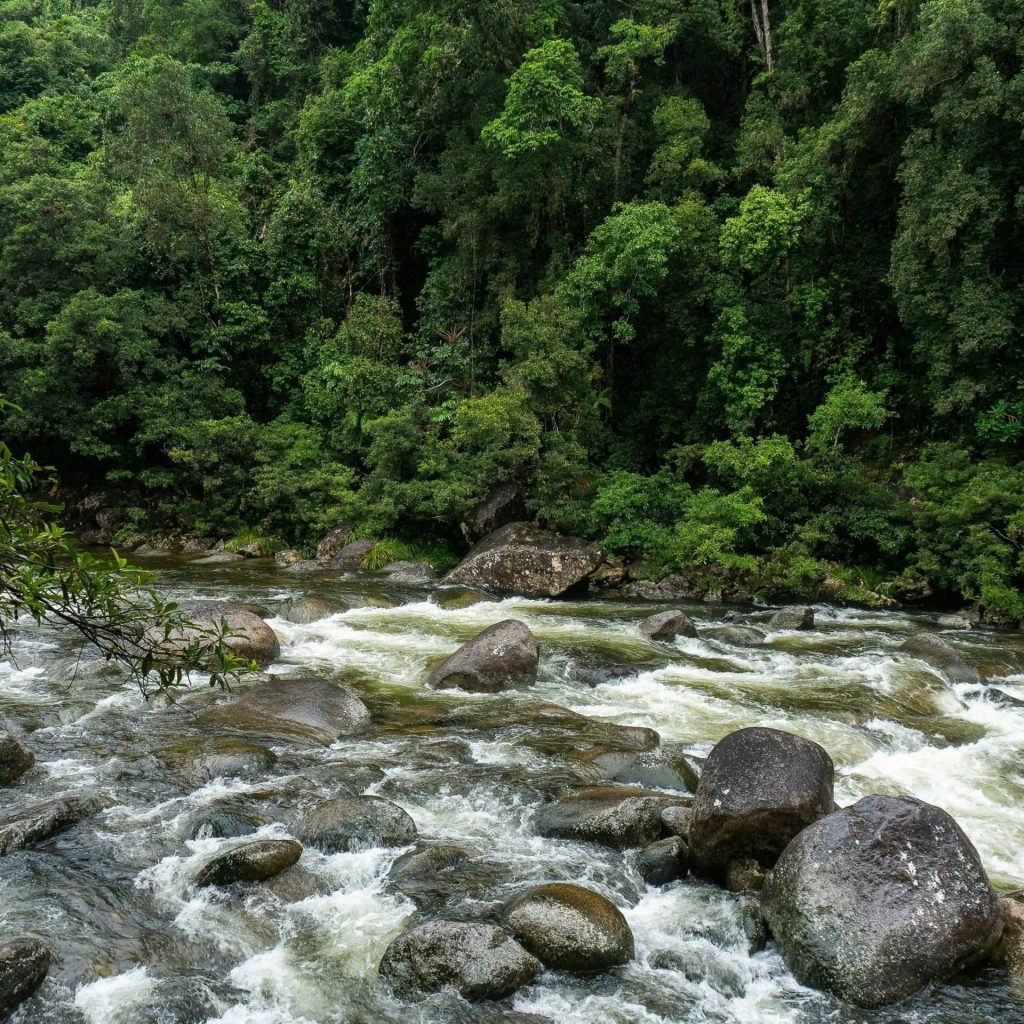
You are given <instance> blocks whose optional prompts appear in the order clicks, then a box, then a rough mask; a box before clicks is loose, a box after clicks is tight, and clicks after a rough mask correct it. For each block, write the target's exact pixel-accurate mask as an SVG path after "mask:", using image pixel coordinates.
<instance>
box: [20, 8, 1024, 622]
mask: <svg viewBox="0 0 1024 1024" xmlns="http://www.w3.org/2000/svg"><path fill="white" fill-rule="evenodd" d="M1022 57H1024V5H1021V4H1020V2H1019V0H844V2H841V3H840V2H835V0H754V2H753V3H750V2H748V0H671V2H669V0H636V2H634V3H624V2H621V0H614V2H613V0H588V2H571V0H522V2H511V0H473V2H467V0H357V2H353V3H344V2H322V0H99V2H95V3H94V2H87V0H78V2H76V0H5V2H3V3H2V4H0V381H2V385H0V390H3V392H4V393H5V394H6V396H7V397H8V398H9V399H11V400H12V401H14V402H16V403H17V408H8V407H5V408H3V411H2V419H3V422H2V424H0V432H2V434H3V436H4V437H5V438H6V439H7V440H8V441H9V443H11V445H12V447H15V448H16V449H18V450H19V451H21V450H25V449H30V450H32V451H33V452H34V453H35V454H36V456H37V457H38V458H39V459H41V460H42V461H45V462H48V463H53V464H54V465H55V466H56V467H57V469H58V471H59V472H60V473H61V475H62V477H63V479H64V480H65V482H67V483H71V484H82V483H87V484H90V485H92V486H94V487H97V486H106V487H113V488H116V489H118V491H119V493H121V494H122V496H123V500H122V502H121V505H120V508H119V514H120V516H121V522H120V531H121V535H122V537H127V536H128V535H130V534H131V533H133V532H138V531H139V529H140V528H141V529H148V528H154V527H167V528H171V527H175V528H181V529H185V530H188V531H191V532H193V533H211V532H213V533H218V534H221V535H229V534H231V533H232V532H234V531H238V530H239V529H241V528H243V527H249V528H254V529H258V530H260V531H262V532H265V533H267V534H273V535H277V536H281V537H282V538H284V539H286V540H288V541H290V542H298V543H308V542H309V540H310V539H311V538H313V537H314V536H315V535H316V534H318V533H320V532H323V530H325V529H327V528H329V527H332V526H334V525H335V524H336V523H337V522H339V521H342V520H352V521H354V522H356V523H357V524H358V525H359V527H360V529H362V530H364V531H367V532H373V533H376V534H377V535H382V534H393V535H397V536H405V537H407V538H414V539H417V540H422V541H427V540H435V541H437V540H439V541H448V542H451V543H458V542H459V541H460V534H459V523H460V522H461V521H463V520H464V519H465V518H466V517H467V516H468V515H469V513H470V511H471V510H472V508H473V507H474V505H475V504H476V503H477V502H479V501H480V500H481V499H482V498H483V497H484V496H485V495H486V494H487V493H488V491H489V490H490V489H491V488H492V487H493V486H494V484H495V483H498V482H502V481H517V482H519V483H520V485H521V486H522V488H523V490H524V493H525V496H526V499H527V507H528V512H529V514H530V515H532V516H533V517H535V518H536V519H538V520H539V521H541V522H543V523H545V524H548V525H550V526H553V527H555V528H558V529H561V530H568V531H573V532H577V533H581V534H584V535H586V536H590V537H595V538H598V539H600V540H602V541H603V542H604V543H605V544H606V546H607V548H608V549H609V550H610V551H611V552H612V553H615V554H620V555H623V556H624V557H628V558H642V559H643V560H644V566H645V569H644V571H646V572H648V573H650V574H652V575H659V574H664V573H667V572H686V573H691V574H692V573H698V574H704V575H705V576H707V577H708V578H714V579H718V580H723V581H726V582H727V583H728V582H732V583H736V582H739V583H742V585H744V586H748V587H750V588H752V589H756V590H759V591H761V592H764V593H770V594H776V595H786V594H788V595H799V596H804V595H807V596H810V595H813V594H815V593H822V592H826V591H827V593H829V594H830V596H833V597H838V598H842V597H860V598H864V597H865V596H867V597H868V598H870V596H871V595H879V594H881V595H890V596H893V597H896V598H901V599H906V598H910V597H915V596H916V597H934V598H937V599H940V600H950V601H952V600H958V599H960V598H966V599H967V600H971V601H977V602H980V603H981V605H982V606H983V607H984V608H986V609H987V611H988V613H989V614H990V615H992V616H994V617H1002V618H1004V619H1020V618H1024V592H1022V591H1024V464H1022V463H1021V461H1020V453H1021V443H1022V440H1024V346H1022V343H1021V323H1022V316H1021V313H1022V305H1024V247H1022V242H1024V230H1022V227H1024V224H1022V217H1024V136H1022V132H1024V73H1022ZM823 588H824V589H823ZM828 588H831V589H828Z"/></svg>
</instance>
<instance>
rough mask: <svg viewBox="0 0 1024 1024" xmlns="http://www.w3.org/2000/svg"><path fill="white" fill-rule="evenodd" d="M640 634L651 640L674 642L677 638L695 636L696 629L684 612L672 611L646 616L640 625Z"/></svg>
mask: <svg viewBox="0 0 1024 1024" xmlns="http://www.w3.org/2000/svg"><path fill="white" fill-rule="evenodd" d="M640 632H641V633H643V635H644V636H647V637H650V638H651V639H652V640H674V639H675V638H676V637H677V636H691V637H692V636H696V635H697V627H696V626H695V625H694V624H693V622H692V620H691V619H690V616H689V615H687V614H686V613H685V612H681V611H678V610H673V611H667V612H656V613H655V614H654V615H648V616H647V618H646V619H644V621H643V622H641V623H640Z"/></svg>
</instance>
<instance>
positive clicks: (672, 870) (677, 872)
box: [636, 836, 687, 885]
mask: <svg viewBox="0 0 1024 1024" xmlns="http://www.w3.org/2000/svg"><path fill="white" fill-rule="evenodd" d="M686 853H687V850H686V843H685V842H684V841H683V840H682V839H680V838H679V836H669V838H668V839H659V840H658V841H657V842H654V843H651V845H650V846H645V847H644V848H643V849H642V850H641V851H640V852H639V853H638V854H637V856H636V867H637V871H639V872H640V877H641V878H642V879H643V880H644V881H645V882H646V883H647V884H648V885H667V884H668V883H669V882H674V881H675V880H676V879H677V878H681V877H682V876H683V875H684V874H685V873H686Z"/></svg>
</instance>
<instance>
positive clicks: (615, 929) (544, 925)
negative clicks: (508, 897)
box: [502, 882, 633, 974]
mask: <svg viewBox="0 0 1024 1024" xmlns="http://www.w3.org/2000/svg"><path fill="white" fill-rule="evenodd" d="M502 916H503V918H504V920H505V923H506V924H507V925H508V926H509V927H510V928H511V929H512V932H513V934H514V935H515V936H516V938H517V939H518V940H519V941H520V942H521V943H522V945H523V946H524V948H525V949H527V950H528V951H529V952H531V953H533V955H534V956H536V957H537V959H538V960H540V962H541V963H542V964H544V966H545V967H550V968H552V969H554V970H560V971H571V972H574V973H578V974H591V973H595V972H597V971H604V970H607V969H608V968H609V967H617V966H618V965H619V964H624V963H626V962H628V961H629V960H631V959H632V958H633V933H632V931H630V928H629V925H628V924H627V923H626V919H625V918H624V917H623V916H622V912H621V911H620V910H619V908H618V907H616V906H615V904H614V903H612V902H611V900H609V899H606V898H605V897H604V896H602V895H601V894H600V893H596V892H594V891H593V890H592V889H585V888H584V887H583V886H581V885H570V884H568V883H564V882H555V883H550V884H548V885H538V886H535V887H534V888H532V889H530V890H528V891H527V892H525V893H523V894H522V895H520V896H517V897H516V898H515V899H514V900H512V901H511V902H510V903H509V904H508V905H507V906H506V907H505V909H504V911H503V914H502Z"/></svg>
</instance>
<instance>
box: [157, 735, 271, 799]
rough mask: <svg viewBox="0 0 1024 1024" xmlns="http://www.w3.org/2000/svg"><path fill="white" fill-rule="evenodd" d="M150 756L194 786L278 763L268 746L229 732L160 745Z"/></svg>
mask: <svg viewBox="0 0 1024 1024" xmlns="http://www.w3.org/2000/svg"><path fill="white" fill-rule="evenodd" d="M153 756H154V757H155V758H156V759H157V760H158V761H160V762H162V763H163V764H164V765H166V766H167V768H169V769H170V770H171V771H172V772H174V774H175V775H177V776H178V777H179V778H181V780H182V781H183V782H185V783H187V784H188V785H190V786H192V787H193V788H198V787H199V786H204V785H206V783H207V782H209V781H211V780H212V779H216V778H221V777H230V776H235V775H246V774H255V773H258V772H264V771H267V770H268V769H270V768H273V766H274V765H275V764H276V763H277V756H276V755H275V754H274V752H273V751H272V750H270V749H268V748H267V747H264V746H262V745H260V744H259V743H252V742H251V741H249V740H243V739H236V738H234V737H230V736H211V737H203V738H199V739H183V740H181V741H179V742H178V743H173V744H170V745H169V746H166V747H159V748H158V749H156V750H154V751H153Z"/></svg>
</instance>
